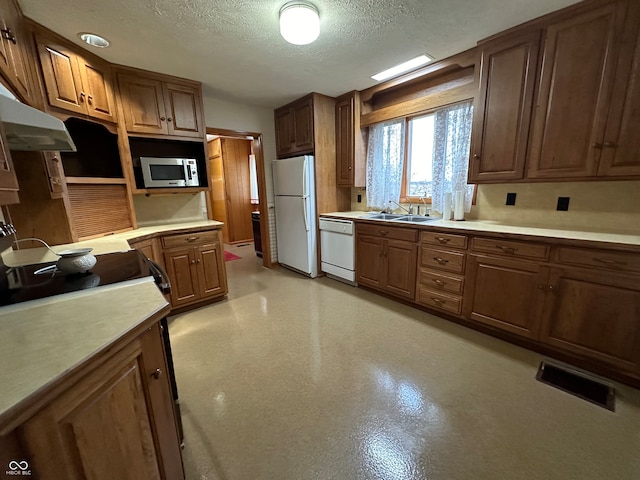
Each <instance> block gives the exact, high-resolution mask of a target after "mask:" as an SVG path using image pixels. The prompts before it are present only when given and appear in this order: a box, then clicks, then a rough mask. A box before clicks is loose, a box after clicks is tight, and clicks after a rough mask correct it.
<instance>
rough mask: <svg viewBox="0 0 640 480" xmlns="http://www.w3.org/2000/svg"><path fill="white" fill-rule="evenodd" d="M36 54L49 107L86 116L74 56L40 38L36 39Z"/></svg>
mask: <svg viewBox="0 0 640 480" xmlns="http://www.w3.org/2000/svg"><path fill="white" fill-rule="evenodd" d="M38 53H39V55H40V63H41V65H42V73H43V76H44V85H45V88H46V90H47V99H48V101H49V105H51V106H52V107H57V108H61V109H63V110H68V111H70V112H74V113H82V114H86V113H87V106H86V101H85V100H86V94H85V92H83V90H82V77H81V75H80V67H79V65H78V58H77V56H76V54H75V53H73V52H72V51H71V50H69V49H67V48H66V47H65V46H63V45H60V44H57V43H56V42H54V41H50V40H48V39H42V38H38Z"/></svg>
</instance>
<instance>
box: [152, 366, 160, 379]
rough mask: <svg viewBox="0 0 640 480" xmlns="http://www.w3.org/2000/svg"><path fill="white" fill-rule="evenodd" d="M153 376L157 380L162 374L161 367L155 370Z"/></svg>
mask: <svg viewBox="0 0 640 480" xmlns="http://www.w3.org/2000/svg"><path fill="white" fill-rule="evenodd" d="M151 376H152V377H153V378H155V379H156V380H158V379H159V378H160V377H161V376H162V370H160V369H159V368H156V371H155V372H153V373H152V374H151Z"/></svg>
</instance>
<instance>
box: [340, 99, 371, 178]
mask: <svg viewBox="0 0 640 480" xmlns="http://www.w3.org/2000/svg"><path fill="white" fill-rule="evenodd" d="M365 168H366V154H365V140H364V135H363V133H362V130H361V129H360V93H359V92H351V93H348V94H346V95H343V96H342V97H340V98H338V99H336V184H337V185H338V186H339V187H364V186H365V183H366V177H365Z"/></svg>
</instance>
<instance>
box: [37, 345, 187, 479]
mask: <svg viewBox="0 0 640 480" xmlns="http://www.w3.org/2000/svg"><path fill="white" fill-rule="evenodd" d="M145 361H146V359H144V360H143V357H142V350H141V347H140V342H139V341H136V342H134V343H133V344H132V345H130V346H128V347H126V348H125V349H123V350H122V351H120V352H119V353H117V354H116V355H115V356H114V357H112V358H111V359H110V360H108V361H107V362H106V363H105V364H104V365H102V366H101V367H99V368H97V369H96V370H94V371H93V372H91V373H90V374H88V375H86V376H85V377H83V378H82V379H81V380H80V381H79V382H77V383H76V384H74V385H73V386H72V387H70V388H69V389H68V390H67V391H66V392H65V393H64V394H62V395H61V396H59V397H58V398H56V399H55V400H54V401H53V402H51V404H49V405H48V406H47V407H45V408H44V409H43V410H42V411H40V412H39V413H38V414H36V415H35V416H34V417H33V418H32V419H31V420H29V421H28V422H27V423H26V424H25V426H24V434H25V435H24V436H25V441H26V443H27V445H28V446H29V451H31V452H33V458H32V469H33V470H35V471H36V472H38V478H39V479H42V480H49V479H60V478H86V479H92V480H103V479H104V480H112V479H114V478H118V479H123V480H126V479H130V480H135V479H140V478H147V479H160V478H162V475H161V470H160V465H159V458H158V452H157V450H156V446H155V442H154V436H153V426H152V422H151V418H152V417H151V412H150V411H149V403H148V402H147V400H148V396H147V395H146V392H145V388H144V382H145V381H146V379H143V377H144V376H146V374H145ZM149 366H150V367H151V365H149ZM174 435H175V433H174ZM176 478H179V477H176Z"/></svg>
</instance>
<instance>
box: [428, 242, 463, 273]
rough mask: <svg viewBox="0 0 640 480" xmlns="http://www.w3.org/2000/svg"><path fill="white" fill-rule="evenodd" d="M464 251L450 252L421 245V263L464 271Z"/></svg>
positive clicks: (450, 270)
mask: <svg viewBox="0 0 640 480" xmlns="http://www.w3.org/2000/svg"><path fill="white" fill-rule="evenodd" d="M464 256H465V254H464V253H462V252H448V251H445V250H436V249H434V248H428V247H420V265H421V266H423V267H428V268H435V269H437V270H445V271H447V272H453V273H464Z"/></svg>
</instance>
